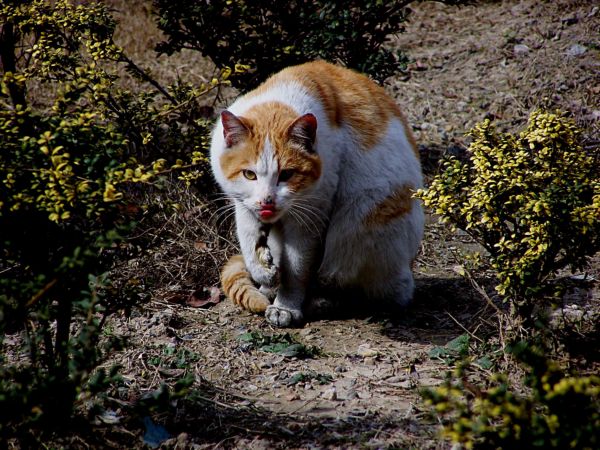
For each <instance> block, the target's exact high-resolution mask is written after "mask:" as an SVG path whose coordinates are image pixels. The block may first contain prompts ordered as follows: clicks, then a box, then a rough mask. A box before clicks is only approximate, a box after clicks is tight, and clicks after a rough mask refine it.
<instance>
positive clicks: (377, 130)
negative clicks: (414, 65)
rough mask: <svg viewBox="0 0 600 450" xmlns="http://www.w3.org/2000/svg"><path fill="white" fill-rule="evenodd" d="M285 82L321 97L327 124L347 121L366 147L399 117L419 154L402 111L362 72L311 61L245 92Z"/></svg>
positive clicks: (377, 139) (416, 153) (255, 92)
mask: <svg viewBox="0 0 600 450" xmlns="http://www.w3.org/2000/svg"><path fill="white" fill-rule="evenodd" d="M286 82H296V83H300V84H301V85H302V86H304V87H305V88H306V89H307V90H308V91H309V92H311V93H312V94H313V95H314V96H315V97H316V98H319V99H321V102H322V104H323V108H324V109H325V112H326V114H327V117H328V119H329V123H330V125H331V126H334V127H336V126H340V125H341V124H342V123H343V122H347V123H348V124H350V126H351V127H352V128H353V129H354V130H355V131H356V137H357V139H358V141H359V142H360V143H361V144H362V147H363V148H364V149H365V150H369V149H371V148H373V147H374V146H375V145H376V144H377V143H378V142H379V141H380V139H381V137H382V135H383V133H385V131H386V126H387V124H388V122H389V121H390V119H391V118H392V117H396V118H398V119H399V120H400V121H401V123H402V125H403V127H404V132H405V133H406V136H407V138H408V142H409V143H410V145H411V146H412V149H413V152H414V153H415V155H417V157H418V156H419V153H418V150H417V145H416V142H415V139H414V136H413V134H412V131H411V129H410V126H409V125H408V122H407V121H406V119H405V117H404V115H403V114H402V111H401V110H400V108H399V107H398V105H397V104H396V103H395V102H394V100H393V99H392V98H391V97H390V96H389V95H388V94H387V93H386V92H385V90H384V89H383V88H382V87H380V86H378V85H377V84H376V83H374V82H373V81H371V80H370V79H369V78H368V77H366V76H365V75H362V74H359V73H357V72H355V71H352V70H349V69H345V68H342V67H338V66H335V65H333V64H329V63H327V62H325V61H313V62H310V63H306V64H302V65H299V66H294V67H288V68H287V69H284V70H282V71H281V72H279V73H277V74H275V75H273V76H272V77H271V78H269V79H268V80H267V81H266V82H265V83H263V84H262V85H261V86H259V87H258V88H257V89H255V90H254V91H252V92H250V93H249V94H247V95H248V96H250V97H252V96H255V95H259V94H261V93H263V92H265V91H267V90H268V89H270V88H271V87H273V86H275V85H277V84H280V83H286Z"/></svg>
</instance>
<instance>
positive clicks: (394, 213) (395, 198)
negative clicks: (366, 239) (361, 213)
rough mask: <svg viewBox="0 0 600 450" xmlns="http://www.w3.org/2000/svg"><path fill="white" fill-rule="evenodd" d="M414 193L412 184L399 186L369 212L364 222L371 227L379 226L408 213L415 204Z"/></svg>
mask: <svg viewBox="0 0 600 450" xmlns="http://www.w3.org/2000/svg"><path fill="white" fill-rule="evenodd" d="M412 193H413V189H412V188H411V187H410V186H407V185H402V186H399V187H397V188H396V189H394V190H393V191H392V193H391V194H390V195H388V196H387V197H386V198H385V199H383V201H381V202H380V203H379V204H377V205H376V206H375V208H373V209H372V210H371V211H370V212H369V214H367V216H366V217H365V219H364V223H365V224H366V225H367V226H368V227H371V228H373V227H378V226H382V225H386V224H388V223H390V222H391V221H392V220H394V219H397V218H399V217H402V216H404V215H406V214H408V213H409V212H410V210H411V209H412V205H413V198H412Z"/></svg>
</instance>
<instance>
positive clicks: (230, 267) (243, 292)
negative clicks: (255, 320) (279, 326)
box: [221, 255, 270, 313]
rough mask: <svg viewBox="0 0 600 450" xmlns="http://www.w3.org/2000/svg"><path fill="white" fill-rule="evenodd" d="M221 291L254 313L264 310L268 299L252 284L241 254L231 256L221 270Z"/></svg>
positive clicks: (268, 303)
mask: <svg viewBox="0 0 600 450" xmlns="http://www.w3.org/2000/svg"><path fill="white" fill-rule="evenodd" d="M221 285H222V286H223V292H224V293H225V295H226V296H227V297H228V298H230V299H231V300H232V301H233V302H234V303H235V304H236V305H239V306H241V307H242V308H244V309H247V310H248V311H252V312H255V313H261V312H265V310H266V309H267V307H268V306H269V305H270V302H269V300H268V299H267V298H266V297H265V296H264V295H263V294H261V293H260V292H259V290H258V289H257V288H256V287H255V286H254V283H253V282H252V279H251V278H250V274H249V273H248V270H247V269H246V264H245V263H244V258H242V256H241V255H235V256H232V257H231V258H230V259H229V261H227V263H226V264H225V266H224V267H223V270H222V271H221Z"/></svg>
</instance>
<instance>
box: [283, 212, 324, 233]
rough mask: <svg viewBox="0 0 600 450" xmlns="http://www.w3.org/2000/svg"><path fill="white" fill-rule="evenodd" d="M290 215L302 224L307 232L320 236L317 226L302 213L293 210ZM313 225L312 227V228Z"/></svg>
mask: <svg viewBox="0 0 600 450" xmlns="http://www.w3.org/2000/svg"><path fill="white" fill-rule="evenodd" d="M289 213H290V215H291V216H292V217H293V218H294V219H295V220H296V221H297V222H298V223H300V224H301V225H302V226H303V227H304V228H305V229H306V230H307V231H310V232H314V233H315V234H319V230H318V229H317V227H316V226H315V224H314V222H312V221H311V220H310V219H309V218H308V217H306V216H305V215H303V214H301V212H300V211H294V210H293V209H290V210H289ZM311 225H312V227H311Z"/></svg>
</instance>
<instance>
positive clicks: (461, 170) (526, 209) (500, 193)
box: [418, 111, 600, 318]
mask: <svg viewBox="0 0 600 450" xmlns="http://www.w3.org/2000/svg"><path fill="white" fill-rule="evenodd" d="M470 135H471V136H472V138H473V142H472V144H471V145H470V147H469V153H468V156H469V158H468V161H467V162H461V161H459V160H458V159H456V158H449V159H448V160H447V161H445V163H444V164H443V170H442V172H441V173H440V174H439V175H437V176H436V177H435V178H434V179H433V181H432V182H431V184H430V186H429V188H428V189H426V190H421V191H420V192H419V193H418V196H419V197H420V198H421V199H423V202H424V204H425V205H426V206H428V207H430V208H431V209H432V210H433V212H435V213H436V214H438V215H439V216H441V218H442V220H444V221H447V222H450V223H451V224H453V225H455V226H457V227H459V228H461V229H463V230H465V231H466V232H467V233H468V234H469V235H471V236H472V237H473V238H474V239H475V240H476V241H477V242H478V243H480V244H481V245H482V246H483V247H484V248H485V249H486V250H487V252H488V253H489V257H490V261H491V264H492V267H493V268H494V269H495V270H496V272H497V275H498V278H499V282H500V283H499V285H498V286H497V287H496V289H497V291H498V292H499V293H500V294H501V295H502V296H504V297H505V298H508V299H510V300H511V301H513V302H514V305H516V306H517V310H518V311H519V312H520V313H521V315H522V316H523V317H524V318H528V317H529V316H530V313H531V310H532V308H533V306H534V304H535V303H536V300H538V299H540V298H543V296H544V295H546V294H547V293H548V288H549V286H551V284H550V283H549V281H550V280H551V279H552V277H553V276H554V275H555V274H556V273H557V271H559V270H561V269H563V268H567V267H568V268H570V269H572V270H579V269H582V268H584V267H585V266H586V264H587V261H588V258H589V256H590V255H593V254H594V253H595V252H596V251H597V250H598V249H599V248H600V173H599V172H598V168H597V167H596V165H595V162H594V160H593V158H592V157H591V156H590V155H588V154H586V153H585V152H584V151H583V149H582V146H581V143H580V132H579V130H578V129H577V127H576V126H575V124H574V122H573V121H572V120H570V119H567V118H564V117H562V116H561V115H560V114H559V113H556V114H552V113H545V112H539V111H538V112H534V113H532V115H531V117H530V119H529V125H528V127H527V129H526V130H525V131H523V132H522V133H520V135H519V136H512V135H510V134H503V133H500V132H498V131H497V130H496V128H495V127H494V126H493V125H492V123H491V122H490V121H489V120H486V121H484V122H483V123H482V124H480V125H478V126H476V127H475V128H474V129H473V130H472V131H471V133H470Z"/></svg>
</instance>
